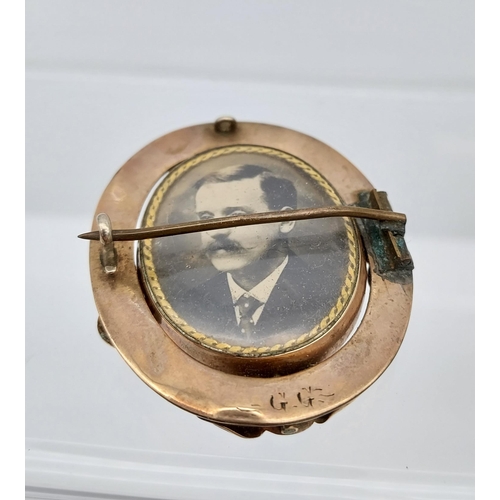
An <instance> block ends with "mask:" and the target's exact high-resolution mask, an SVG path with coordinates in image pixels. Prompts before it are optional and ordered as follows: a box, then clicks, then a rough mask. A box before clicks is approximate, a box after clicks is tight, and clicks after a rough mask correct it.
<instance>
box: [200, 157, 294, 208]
mask: <svg viewBox="0 0 500 500" xmlns="http://www.w3.org/2000/svg"><path fill="white" fill-rule="evenodd" d="M255 177H260V188H261V189H262V192H263V193H264V200H265V202H266V203H267V206H268V207H269V210H270V211H278V210H281V209H282V208H283V207H290V208H293V209H295V208H297V190H296V189H295V186H294V185H293V182H292V181H290V180H288V179H284V178H283V177H276V176H275V175H274V174H273V173H272V172H271V171H270V170H268V169H267V168H265V167H260V166H259V165H240V166H237V167H227V168H223V169H222V170H220V171H218V172H214V173H212V174H208V175H207V176H205V177H202V178H201V179H200V180H199V181H198V182H196V184H195V185H194V187H195V189H196V191H198V189H200V188H201V186H203V185H205V184H211V183H214V182H230V181H241V180H243V179H254V178H255Z"/></svg>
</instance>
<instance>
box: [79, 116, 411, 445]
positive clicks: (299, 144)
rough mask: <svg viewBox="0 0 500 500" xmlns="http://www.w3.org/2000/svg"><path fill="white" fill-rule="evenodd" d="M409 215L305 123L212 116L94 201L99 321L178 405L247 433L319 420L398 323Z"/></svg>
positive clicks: (361, 383)
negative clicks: (299, 127) (300, 127)
mask: <svg viewBox="0 0 500 500" xmlns="http://www.w3.org/2000/svg"><path fill="white" fill-rule="evenodd" d="M405 223H406V217H405V215H404V214H401V213H397V212H394V211H393V210H392V208H391V206H390V204H389V201H388V198H387V195H386V193H384V192H381V191H377V190H376V189H374V187H373V186H372V185H371V184H370V183H369V181H368V180H367V179H366V178H365V177H364V176H363V174H361V172H360V171H359V170H357V169H356V167H354V166H353V165H352V164H351V163H350V162H349V161H348V160H346V159H345V158H344V157H342V156H341V155H340V154H339V153H338V152H336V151H335V150H333V149H332V148H330V147H329V146H327V145H326V144H324V143H322V142H320V141H318V140H316V139H314V138H312V137H309V136H307V135H304V134H302V133H299V132H296V131H293V130H289V129H286V128H282V127H277V126H271V125H264V124H258V123H237V122H236V121H235V120H234V119H232V118H229V117H223V118H220V119H218V120H217V121H216V122H215V123H211V124H203V125H196V126H192V127H188V128H185V129H181V130H177V131H175V132H172V133H170V134H167V135H165V136H163V137H161V138H159V139H157V140H156V141H154V142H152V143H151V144H149V145H147V146H146V147H145V148H143V149H142V150H141V151H139V152H138V153H137V154H136V155H135V156H133V157H132V158H131V159H130V160H129V161H127V163H125V165H124V166H123V167H122V168H121V169H120V170H119V171H118V172H117V174H116V175H115V176H114V178H113V179H112V180H111V182H110V183H109V185H108V186H107V188H106V189H105V191H104V193H103V195H102V197H101V200H100V202H99V204H98V207H97V211H96V217H95V222H94V227H93V231H91V232H89V233H84V234H81V235H80V238H84V239H89V240H92V241H91V242H90V275H91V279H92V288H93V292H94V298H95V302H96V306H97V310H98V331H99V333H100V335H101V336H102V338H103V339H104V340H105V341H106V342H108V343H109V344H111V345H112V346H114V347H115V348H116V349H117V350H118V352H119V353H120V355H121V356H122V357H123V359H124V360H125V361H126V362H127V364H128V365H129V366H130V367H131V368H132V369H133V370H134V372H135V373H136V374H137V375H138V376H139V377H140V378H141V379H142V380H143V381H144V382H145V383H146V384H147V385H149V386H150V387H151V388H152V389H153V390H155V391H156V392H157V393H158V394H159V395H161V396H163V397H164V398H165V399H167V400H168V401H170V402H172V403H174V404H175V405H176V406H178V407H180V408H183V409H185V410H187V411H189V412H191V413H194V414H195V415H197V416H198V417H200V418H202V419H204V420H207V421H209V422H212V423H214V424H216V425H218V426H220V427H223V428H224V429H227V430H229V431H232V432H234V433H235V434H238V435H240V436H243V437H257V436H260V435H261V434H262V433H263V432H264V431H266V430H267V431H270V432H273V433H276V434H281V435H288V434H295V433H297V432H301V431H304V430H305V429H307V428H308V427H309V426H311V425H312V424H313V423H314V422H317V423H323V422H325V421H326V420H327V419H328V418H329V417H330V416H331V415H332V414H334V413H335V412H336V411H338V410H340V409H341V408H344V407H345V406H346V405H348V404H349V403H350V402H352V401H353V400H354V399H355V398H356V397H357V396H358V395H359V394H361V393H362V392H363V391H364V390H365V389H366V388H367V387H369V386H370V385H371V384H372V383H373V382H374V381H375V380H376V379H377V378H378V377H379V376H380V375H381V374H382V373H383V372H384V370H385V369H386V368H387V366H388V365H389V364H390V363H391V361H392V360H393V358H394V357H395V355H396V353H397V351H398V349H399V347H400V345H401V342H402V341H403V338H404V334H405V331H406V328H407V325H408V321H409V317H410V310H411V303H412V288H413V282H412V269H413V262H412V259H411V256H410V254H409V252H408V249H407V247H406V244H405V240H404V233H405Z"/></svg>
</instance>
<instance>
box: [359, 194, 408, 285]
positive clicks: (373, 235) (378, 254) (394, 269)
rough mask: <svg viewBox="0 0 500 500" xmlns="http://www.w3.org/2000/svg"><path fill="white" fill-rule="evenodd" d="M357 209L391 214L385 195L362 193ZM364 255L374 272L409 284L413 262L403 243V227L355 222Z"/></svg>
mask: <svg viewBox="0 0 500 500" xmlns="http://www.w3.org/2000/svg"><path fill="white" fill-rule="evenodd" d="M358 196H359V201H358V203H359V205H360V206H363V207H370V208H375V209H382V210H391V205H390V203H389V199H388V197H387V193H385V192H384V191H376V190H374V189H373V190H371V191H361V192H360V193H359V194H358ZM358 225H359V227H360V229H361V234H362V235H363V239H364V241H365V247H366V249H367V252H368V253H369V254H370V255H371V256H372V257H373V262H374V264H373V271H374V272H375V273H378V274H380V275H381V276H384V277H385V278H386V279H388V280H391V281H399V282H401V281H411V279H412V276H411V271H412V270H413V267H414V266H413V260H412V258H411V255H410V252H409V251H408V248H407V246H406V242H405V239H404V234H405V227H404V225H401V224H393V223H391V222H390V221H387V220H385V221H374V220H368V219H363V220H359V221H358Z"/></svg>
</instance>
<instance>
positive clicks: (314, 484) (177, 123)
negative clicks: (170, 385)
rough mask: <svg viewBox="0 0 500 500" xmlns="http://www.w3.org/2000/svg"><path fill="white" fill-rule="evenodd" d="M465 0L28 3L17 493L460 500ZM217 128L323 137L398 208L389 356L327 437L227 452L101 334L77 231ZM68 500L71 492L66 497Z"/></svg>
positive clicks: (469, 136) (466, 419) (467, 386)
mask: <svg viewBox="0 0 500 500" xmlns="http://www.w3.org/2000/svg"><path fill="white" fill-rule="evenodd" d="M473 7H474V4H473V2H472V1H457V0H451V1H445V0H437V1H432V2H430V1H429V2H424V1H414V0H398V1H396V0H394V1H389V0H378V1H377V2H373V1H368V0H366V1H360V0H356V1H349V2H347V1H315V2H296V1H283V0H282V1H253V2H242V1H232V2H229V1H207V2H203V1H184V2H172V1H141V2H133V1H128V0H126V1H124V0H121V1H109V0H105V1H102V0H101V1H85V2H83V1H62V0H61V1H53V0H47V1H44V2H37V1H33V0H32V1H28V2H27V4H26V13H27V39H26V48H27V86H26V89H27V101H26V111H27V113H26V130H27V136H26V145H27V148H26V163H27V170H26V200H27V204H26V214H27V232H26V234H27V237H26V257H27V263H26V276H27V282H26V292H27V301H26V363H27V364H26V443H27V453H26V455H27V466H26V482H27V491H28V493H27V495H28V497H29V498H73V497H75V498H76V496H77V495H79V494H81V495H84V496H83V498H128V497H131V498H161V499H178V498H179V499H181V498H182V499H183V498H193V499H206V498H220V499H225V498H228V499H232V498H241V499H246V498H254V497H255V496H256V495H260V496H261V497H262V498H284V497H285V496H286V497H290V498H311V497H312V498H352V499H357V498H360V499H361V498H362V499H365V498H366V499H372V498H377V499H378V498H381V499H382V498H383V499H388V498H415V499H431V498H432V499H441V498H442V499H445V498H446V499H455V498H456V499H465V498H473V473H474V429H473V424H474V412H473V404H474V356H473V353H474V337H473V335H474V331H473V328H474V326H473V318H474V290H473V286H474V281H473V267H472V266H473V255H474V225H473V210H474V205H473V201H474V200H473V186H474V165H473V162H474V129H473V127H474V123H473V119H474V67H473V64H474V59H473V56H474V54H473V48H474V45H473V35H474V32H473V26H474V25H473V19H474V12H473ZM223 114H231V115H233V116H235V117H236V118H237V119H239V120H241V121H257V122H264V123H273V124H277V125H282V126H286V127H289V128H293V129H296V130H299V131H301V132H304V133H307V134H309V135H312V136H314V137H316V138H318V139H320V140H323V141H324V142H326V143H328V144H329V145H331V146H332V147H334V148H335V149H337V150H338V151H339V152H341V153H342V154H344V155H345V156H346V157H348V158H349V159H350V160H351V161H352V162H353V163H354V164H355V165H357V166H358V168H360V169H361V170H362V171H363V172H364V174H365V175H366V176H367V177H368V178H369V179H370V180H371V182H372V183H373V184H374V185H375V186H376V187H377V188H378V189H380V190H386V191H388V193H389V196H390V200H391V202H392V205H393V207H394V208H395V209H396V210H398V211H402V212H405V213H406V214H407V215H408V219H409V222H408V226H407V243H408V246H409V248H410V251H411V252H412V255H413V257H414V260H415V265H416V270H415V274H414V277H415V301H414V311H413V315H412V319H411V322H410V327H409V329H408V332H407V337H406V339H405V342H404V343H403V346H402V348H401V350H400V352H399V354H398V356H397V357H396V359H395V361H394V363H393V364H392V365H391V367H390V368H389V369H388V370H387V372H386V373H385V374H384V375H383V377H382V378H381V379H380V380H379V381H378V382H376V383H375V384H374V386H372V387H371V388H370V389H369V390H368V391H367V392H366V393H365V394H363V395H362V396H360V397H359V398H358V399H357V400H356V401H355V402H354V403H353V404H352V405H350V406H349V407H348V408H346V409H345V410H343V411H342V412H340V413H339V414H338V415H336V416H335V417H333V418H332V419H331V420H330V421H329V422H327V423H326V424H324V425H321V426H320V425H314V426H313V427H312V428H311V429H309V430H308V431H306V432H305V433H303V434H300V435H297V436H289V437H280V436H274V435H266V434H265V435H263V436H262V437H261V438H259V439H257V440H243V439H239V438H237V437H235V436H232V435H230V434H228V433H225V432H224V431H222V430H220V429H218V428H216V427H215V426H211V425H209V424H207V423H204V422H202V421H200V420H198V419H197V418H196V417H194V416H192V415H190V414H188V413H185V412H183V411H181V410H179V409H177V408H175V407H173V406H172V405H170V404H168V403H167V402H165V401H164V400H162V399H161V398H160V397H158V396H157V395H156V394H155V393H153V391H151V390H150V389H148V388H147V387H146V386H145V385H144V384H143V383H142V382H141V381H140V380H139V379H138V378H137V377H136V376H135V375H134V373H133V372H132V371H131V370H130V369H129V368H128V367H127V366H126V365H125V363H124V362H123V361H122V360H121V359H120V357H119V355H118V354H117V353H116V352H115V351H114V350H113V349H112V348H110V347H108V346H106V345H105V344H104V343H103V342H102V340H100V338H99V336H98V334H97V332H96V328H95V322H96V317H97V315H96V311H95V307H94V303H93V298H92V292H91V289H90V281H89V277H88V264H87V252H88V245H87V244H86V243H84V242H82V241H80V240H77V239H76V234H78V233H80V232H83V231H85V230H88V228H89V227H90V224H91V219H92V216H93V213H94V210H95V206H96V203H97V201H98V199H99V197H100V194H101V192H102V191H103V189H104V187H105V186H106V184H107V183H108V182H109V180H110V179H111V177H112V176H113V174H114V173H115V171H116V170H117V169H118V168H119V167H120V166H121V165H122V164H123V163H124V162H125V161H126V160H127V159H128V158H129V157H130V156H131V155H132V154H134V153H135V152H136V151H138V150H139V149H140V148H141V147H143V146H144V145H145V144H147V143H148V142H150V141H151V140H153V139H155V138H156V137H158V136H160V135H163V134H164V133H167V132H169V131H171V130H174V129H177V128H180V127H183V126H188V125H191V124H196V123H202V122H207V121H212V120H213V119H215V118H216V117H217V116H220V115H223ZM79 498H81V497H79Z"/></svg>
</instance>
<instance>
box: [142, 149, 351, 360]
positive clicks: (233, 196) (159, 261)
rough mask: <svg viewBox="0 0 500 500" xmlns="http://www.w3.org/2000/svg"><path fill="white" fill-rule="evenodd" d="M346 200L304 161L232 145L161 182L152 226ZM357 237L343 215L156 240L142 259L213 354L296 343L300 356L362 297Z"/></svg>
mask: <svg viewBox="0 0 500 500" xmlns="http://www.w3.org/2000/svg"><path fill="white" fill-rule="evenodd" d="M340 203H341V200H340V198H339V197H338V195H337V194H336V192H335V190H334V188H333V187H332V186H331V185H330V184H329V183H328V182H327V181H326V180H325V179H324V178H322V177H321V175H320V174H319V173H318V172H317V171H315V170H314V169H313V168H312V167H311V166H309V165H307V164H306V163H305V162H303V161H302V160H300V159H298V158H295V157H293V156H291V155H289V154H287V153H284V152H282V151H279V150H274V149H271V148H263V147H260V146H251V145H242V146H228V147H221V148H219V149H214V150H211V151H209V152H205V153H202V154H200V155H198V156H194V157H192V158H190V159H189V160H186V161H185V162H183V163H180V164H179V165H177V166H176V167H175V168H174V169H172V172H171V173H169V174H168V175H166V176H165V177H164V178H163V179H161V180H160V182H159V183H158V186H157V188H156V189H155V191H154V192H153V194H152V197H151V199H150V201H149V202H148V205H147V207H146V211H145V215H144V224H145V225H146V226H150V227H152V226H160V225H164V224H178V223H183V222H189V221H193V220H209V219H218V218H222V217H229V216H237V215H247V214H248V215H251V214H255V213H265V212H275V211H287V210H295V209H297V208H305V207H323V206H325V205H330V206H331V205H334V204H340ZM353 230H354V229H353V226H352V222H351V221H349V220H348V219H343V218H338V217H333V218H325V219H315V220H302V221H286V222H280V223H266V224H256V225H249V226H237V227H233V228H224V229H222V228H221V229H216V230H210V231H205V232H195V233H191V234H183V235H177V236H172V237H168V238H155V239H152V240H146V241H144V242H143V243H142V246H141V249H142V252H143V254H142V257H141V255H140V258H142V259H143V261H142V262H143V268H144V270H145V273H144V276H145V278H146V290H147V291H148V293H149V294H150V297H151V300H152V301H153V302H154V303H156V304H157V305H158V306H159V307H160V310H161V312H162V315H163V316H164V317H165V319H166V320H167V321H168V323H170V325H172V326H173V327H174V328H176V330H177V331H179V332H180V333H181V334H183V335H184V336H186V337H188V338H190V339H192V340H193V341H195V342H200V343H202V344H204V345H206V346H207V347H208V348H212V347H213V346H214V345H217V347H213V348H214V349H217V350H227V351H228V352H231V353H233V352H234V350H233V351H231V349H232V348H233V347H238V348H252V349H256V350H258V349H260V348H262V349H264V350H263V351H262V352H269V350H270V349H271V348H273V347H276V348H277V349H278V348H279V349H281V348H282V347H283V348H285V347H284V346H285V345H286V344H289V343H290V342H291V343H292V344H291V345H292V348H294V349H295V348H298V347H300V345H302V343H304V342H306V343H307V342H309V341H313V340H314V339H315V338H318V336H320V335H322V333H323V332H324V331H326V329H327V327H329V326H331V324H332V322H334V321H336V320H337V318H338V317H339V314H341V313H342V308H343V305H344V304H346V303H347V301H348V300H349V299H350V297H351V296H352V291H353V288H352V286H351V284H352V283H353V282H354V281H353V276H354V274H353V273H354V272H355V271H354V269H355V267H353V266H355V265H356V264H355V263H356V262H357V255H356V251H355V249H354V250H353V247H352V245H351V243H350V241H351V240H349V237H348V235H349V233H351V234H352V231H353ZM144 259H148V260H144ZM353 263H354V264H353ZM277 346H278V347H277ZM279 346H281V347H279ZM252 352H255V353H256V354H255V355H259V353H258V352H257V351H252ZM251 355H253V354H251Z"/></svg>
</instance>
